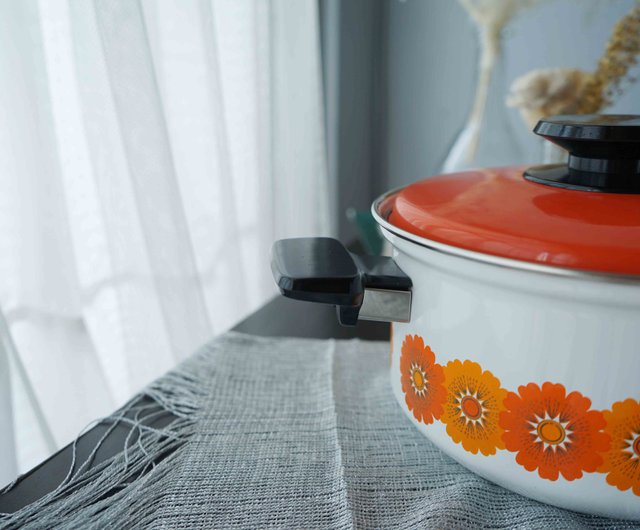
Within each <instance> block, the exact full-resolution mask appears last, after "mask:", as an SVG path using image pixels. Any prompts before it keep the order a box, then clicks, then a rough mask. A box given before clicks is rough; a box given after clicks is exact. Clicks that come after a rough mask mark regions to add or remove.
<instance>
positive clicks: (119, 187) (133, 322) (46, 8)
mask: <svg viewBox="0 0 640 530" xmlns="http://www.w3.org/2000/svg"><path fill="white" fill-rule="evenodd" d="M317 10H318V7H317V2H316V0H296V1H295V2H291V1H287V0H269V1H266V0H213V1H210V0H188V1H179V0H159V1H151V0H148V1H147V0H142V1H135V0H95V1H93V2H87V1H84V0H41V1H37V0H24V1H21V2H9V1H4V2H1V3H0V27H1V31H0V44H2V46H0V113H1V115H0V117H1V119H0V186H1V187H2V190H3V193H2V194H0V304H1V306H2V310H3V311H4V313H5V315H6V316H7V320H8V322H9V329H10V331H11V334H12V335H13V338H14V339H15V343H16V346H17V352H18V353H17V355H18V356H19V359H20V361H21V363H22V366H24V368H25V370H24V376H23V377H20V374H19V373H18V371H17V370H10V373H11V379H12V382H13V383H14V384H12V385H11V387H10V388H11V390H10V392H11V394H10V395H11V396H13V399H12V404H11V405H7V403H8V398H7V396H8V395H9V394H8V391H7V389H8V388H9V385H8V379H7V378H6V377H5V379H4V380H2V381H0V384H2V385H3V386H2V390H3V392H0V396H5V397H4V398H3V397H0V400H2V399H4V401H3V402H2V403H0V410H5V409H6V410H11V411H12V414H13V420H14V424H15V429H14V432H13V441H14V445H15V448H16V458H15V460H17V464H16V462H13V463H12V464H11V466H12V467H10V466H9V464H7V466H6V469H7V470H14V471H15V469H16V468H17V469H18V470H21V471H25V470H27V469H28V468H30V467H31V466H33V465H35V464H36V463H38V462H39V461H40V460H42V459H43V458H44V457H46V455H47V454H48V453H49V452H50V451H51V447H49V446H48V444H47V443H46V440H47V436H46V432H47V431H48V432H50V433H52V434H51V435H52V437H53V439H54V442H55V445H56V446H57V447H59V446H61V445H64V444H65V443H68V442H69V441H70V440H71V439H72V437H74V436H75V434H77V432H78V431H79V430H80V429H81V428H82V427H83V426H84V425H85V424H86V423H88V422H89V421H90V420H92V419H93V418H95V417H97V416H100V415H104V414H107V413H108V412H110V411H111V410H113V409H114V408H115V407H117V406H119V405H120V404H122V403H123V402H124V401H125V400H126V399H127V398H128V397H130V396H131V395H132V394H133V393H134V392H135V391H136V390H138V389H140V388H141V387H142V386H143V385H144V384H146V383H148V382H149V381H150V380H152V379H153V378H155V377H157V376H159V375H160V374H161V373H163V372H164V371H166V370H167V369H169V368H170V367H172V366H174V365H175V364H176V362H178V361H180V360H181V359H184V358H185V357H186V356H187V355H188V354H190V353H191V352H192V351H193V350H194V349H195V348H196V347H197V346H198V345H200V344H201V343H203V342H204V341H206V340H208V339H209V338H210V337H211V336H213V335H214V334H217V333H220V332H222V331H224V330H226V329H228V328H229V327H230V326H232V325H233V324H234V323H235V322H237V321H238V320H239V319H241V318H242V317H243V316H244V315H246V314H247V313H248V312H250V311H252V310H254V309H255V308H256V307H258V306H259V305H260V304H261V303H263V302H264V301H265V300H266V299H267V298H268V297H269V296H271V295H273V294H274V293H275V290H274V286H273V281H272V280H271V275H270V271H269V256H268V252H269V248H270V246H271V243H272V241H273V240H275V239H277V238H281V237H294V236H305V235H321V234H322V235H331V234H332V232H333V229H332V221H331V215H330V212H331V208H332V207H333V205H334V204H335V198H334V197H333V195H332V192H331V191H330V190H331V189H332V188H331V187H330V186H329V184H328V177H327V171H326V150H325V145H324V129H323V119H322V116H323V109H322V88H321V87H322V81H321V69H320V50H319V28H318V12H317ZM0 361H2V358H1V357H0ZM0 368H2V366H0ZM29 389H32V390H33V395H34V396H35V399H36V400H37V404H38V407H39V408H40V409H41V412H42V414H41V417H40V420H39V421H38V415H37V414H36V415H34V414H33V410H31V409H32V408H33V407H32V406H31V405H29V403H30V402H29V399H27V398H28V395H29V392H28V390H29ZM3 407H4V408H3ZM7 407H9V409H7ZM0 421H2V422H3V427H4V425H8V423H7V422H5V420H4V416H0ZM49 445H50V444H49ZM3 469H5V467H3ZM11 473H12V471H7V473H5V474H4V475H2V473H0V479H3V478H6V475H10V474H11Z"/></svg>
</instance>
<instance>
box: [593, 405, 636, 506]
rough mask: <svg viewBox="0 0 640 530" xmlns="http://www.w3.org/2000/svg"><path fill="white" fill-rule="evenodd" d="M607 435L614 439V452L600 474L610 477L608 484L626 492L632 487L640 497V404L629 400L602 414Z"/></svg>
mask: <svg viewBox="0 0 640 530" xmlns="http://www.w3.org/2000/svg"><path fill="white" fill-rule="evenodd" d="M603 414H604V419H605V421H606V422H607V426H606V427H605V432H606V433H608V434H609V435H610V436H611V449H610V450H609V451H607V452H606V453H605V454H604V455H603V456H604V463H603V464H602V465H601V466H600V468H599V469H598V471H600V472H601V473H608V474H607V482H608V483H609V484H611V485H612V486H616V487H617V488H618V489H619V490H621V491H625V490H628V489H629V488H632V491H633V493H635V494H636V495H639V496H640V403H638V402H637V401H636V400H634V399H626V400H625V401H618V402H617V403H614V404H613V406H612V407H611V410H610V411H609V410H605V411H603Z"/></svg>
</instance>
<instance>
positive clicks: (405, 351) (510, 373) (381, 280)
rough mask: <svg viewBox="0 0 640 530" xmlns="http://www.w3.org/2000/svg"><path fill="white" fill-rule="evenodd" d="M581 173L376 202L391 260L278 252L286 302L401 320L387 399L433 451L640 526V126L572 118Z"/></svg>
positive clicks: (452, 187)
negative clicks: (434, 447) (433, 446)
mask: <svg viewBox="0 0 640 530" xmlns="http://www.w3.org/2000/svg"><path fill="white" fill-rule="evenodd" d="M535 132H536V133H537V134H539V135H541V136H543V137H545V138H546V139H548V140H550V141H552V142H554V143H556V144H557V145H559V146H561V147H563V148H565V149H566V150H567V151H568V152H569V159H568V163H567V164H561V165H544V166H536V167H529V168H526V167H503V168H494V169H478V170H472V171H465V172H462V173H456V174H448V175H439V176H435V177H431V178H428V179H426V180H423V181H420V182H416V183H414V184H411V185H410V186H407V187H405V188H402V189H399V190H395V191H392V192H390V193H387V194H386V195H384V196H382V197H380V198H379V199H378V200H376V201H375V202H374V204H373V207H372V211H373V215H374V217H375V219H376V221H377V222H378V224H379V225H380V229H381V231H382V233H383V235H384V237H385V238H386V239H388V240H389V241H390V242H391V244H392V246H393V257H392V258H390V257H371V256H355V255H352V254H350V253H349V252H347V250H345V248H344V247H343V246H342V245H341V244H340V243H339V242H338V241H336V240H333V239H327V238H305V239H288V240H281V241H278V242H276V243H275V245H274V247H273V249H272V270H273V273H274V277H275V280H276V282H277V284H278V286H279V288H280V290H281V292H282V293H283V294H284V295H285V296H288V297H290V298H295V299H299V300H307V301H314V302H320V303H328V304H334V305H336V306H337V308H338V318H339V319H340V322H341V323H342V324H345V325H354V324H355V322H356V321H357V320H358V318H360V319H373V320H387V321H392V322H394V323H395V324H394V326H393V334H392V337H393V338H392V344H391V350H392V357H391V385H392V387H393V392H394V394H395V396H396V398H397V400H398V403H399V404H400V406H401V407H402V409H403V410H404V412H405V413H406V415H407V416H408V417H409V418H410V420H411V421H412V422H413V423H414V425H415V426H416V427H417V428H418V429H419V430H420V431H421V432H422V433H423V434H424V435H425V436H427V437H428V438H429V439H430V440H431V441H433V443H435V444H436V445H437V446H439V447H440V448H441V449H442V450H443V451H445V452H446V453H447V454H449V455H450V456H452V457H453V458H455V459H456V460H457V461H458V462H460V463H461V464H463V465H464V466H466V467H467V468H469V469H471V470H472V471H474V472H476V473H477V474H479V475H481V476H483V477H485V478H487V479H489V480H491V481H493V482H495V483H497V484H500V485H502V486H504V487H505V488H508V489H511V490H513V491H516V492H518V493H521V494H522V495H526V496H528V497H531V498H534V499H537V500H539V501H542V502H546V503H549V504H553V505H556V506H561V507H564V508H568V509H572V510H577V511H581V512H588V513H594V514H600V515H605V516H610V517H622V518H630V519H636V520H640V117H638V116H603V115H601V116H558V117H554V118H549V119H545V120H542V121H540V122H539V123H538V125H537V126H536V128H535Z"/></svg>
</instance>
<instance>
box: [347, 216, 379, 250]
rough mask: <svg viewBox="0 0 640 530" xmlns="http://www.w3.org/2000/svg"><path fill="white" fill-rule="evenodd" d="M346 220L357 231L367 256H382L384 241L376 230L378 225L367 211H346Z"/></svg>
mask: <svg viewBox="0 0 640 530" xmlns="http://www.w3.org/2000/svg"><path fill="white" fill-rule="evenodd" d="M347 219H349V221H351V222H352V223H353V224H354V225H355V227H356V228H357V230H358V238H359V240H360V243H362V246H363V248H364V251H365V252H366V253H367V254H370V255H372V256H379V255H380V254H382V245H383V242H384V240H383V239H382V236H381V235H380V231H379V230H378V223H376V220H375V219H374V218H373V215H371V212H370V211H369V210H356V209H355V208H348V209H347Z"/></svg>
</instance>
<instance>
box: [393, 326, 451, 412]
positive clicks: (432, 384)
mask: <svg viewBox="0 0 640 530" xmlns="http://www.w3.org/2000/svg"><path fill="white" fill-rule="evenodd" d="M400 374H401V377H400V381H401V383H402V391H403V392H404V397H405V401H406V402H407V407H409V410H411V411H412V412H413V415H414V416H415V418H416V419H417V420H418V421H422V422H424V423H433V420H434V419H436V420H437V419H438V418H440V415H441V414H442V404H443V403H444V400H445V397H446V393H445V390H444V386H443V385H442V383H443V382H444V372H443V370H442V366H440V365H439V364H436V358H435V355H434V354H433V352H432V351H431V348H429V346H425V345H424V341H423V340H422V337H420V336H418V335H414V336H411V335H407V336H406V337H405V338H404V342H403V343H402V350H401V355H400Z"/></svg>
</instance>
